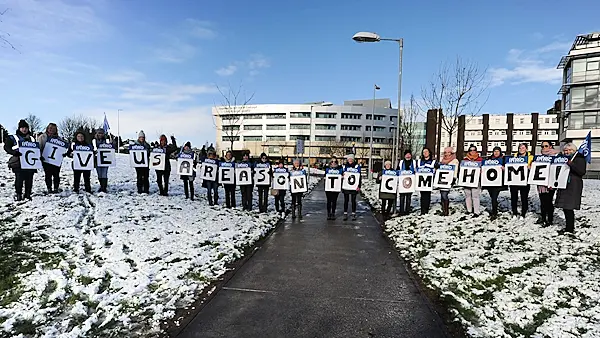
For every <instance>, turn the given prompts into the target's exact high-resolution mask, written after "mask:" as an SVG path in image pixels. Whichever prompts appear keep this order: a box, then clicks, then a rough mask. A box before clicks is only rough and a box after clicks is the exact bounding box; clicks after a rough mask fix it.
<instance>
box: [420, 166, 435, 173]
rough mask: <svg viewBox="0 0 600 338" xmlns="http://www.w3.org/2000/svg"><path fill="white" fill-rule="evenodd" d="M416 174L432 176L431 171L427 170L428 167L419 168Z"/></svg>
mask: <svg viewBox="0 0 600 338" xmlns="http://www.w3.org/2000/svg"><path fill="white" fill-rule="evenodd" d="M417 172H418V173H419V174H433V169H431V168H428V167H420V168H417Z"/></svg>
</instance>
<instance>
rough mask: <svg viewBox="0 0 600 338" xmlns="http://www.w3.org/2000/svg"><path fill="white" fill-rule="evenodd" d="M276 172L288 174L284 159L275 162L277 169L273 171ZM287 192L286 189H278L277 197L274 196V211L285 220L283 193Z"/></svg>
mask: <svg viewBox="0 0 600 338" xmlns="http://www.w3.org/2000/svg"><path fill="white" fill-rule="evenodd" d="M275 170H276V171H277V172H287V173H288V174H289V172H288V170H287V168H286V167H285V160H284V159H280V160H279V162H277V168H276V169H275ZM286 192H287V190H286V189H279V190H277V195H275V210H276V211H277V212H278V213H279V214H280V217H281V218H285V193H286Z"/></svg>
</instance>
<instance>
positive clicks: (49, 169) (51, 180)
mask: <svg viewBox="0 0 600 338" xmlns="http://www.w3.org/2000/svg"><path fill="white" fill-rule="evenodd" d="M52 138H58V127H57V126H56V124H55V123H49V124H48V126H47V127H46V132H45V133H42V134H40V136H38V138H37V141H38V143H39V144H40V154H43V153H44V148H45V147H46V142H47V141H48V140H49V139H52ZM42 167H43V168H44V180H45V181H46V189H48V193H58V187H59V185H60V167H58V166H55V165H52V164H50V163H46V162H42ZM53 185H54V188H53Z"/></svg>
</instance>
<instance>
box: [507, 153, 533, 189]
mask: <svg viewBox="0 0 600 338" xmlns="http://www.w3.org/2000/svg"><path fill="white" fill-rule="evenodd" d="M527 166H528V162H527V157H509V156H507V157H505V158H504V184H505V185H508V186H521V187H523V186H526V185H527V173H528V170H527Z"/></svg>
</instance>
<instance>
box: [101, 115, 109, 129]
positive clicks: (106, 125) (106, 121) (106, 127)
mask: <svg viewBox="0 0 600 338" xmlns="http://www.w3.org/2000/svg"><path fill="white" fill-rule="evenodd" d="M102 129H104V133H108V131H109V130H110V125H109V124H108V119H107V118H106V113H104V125H103V126H102Z"/></svg>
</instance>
